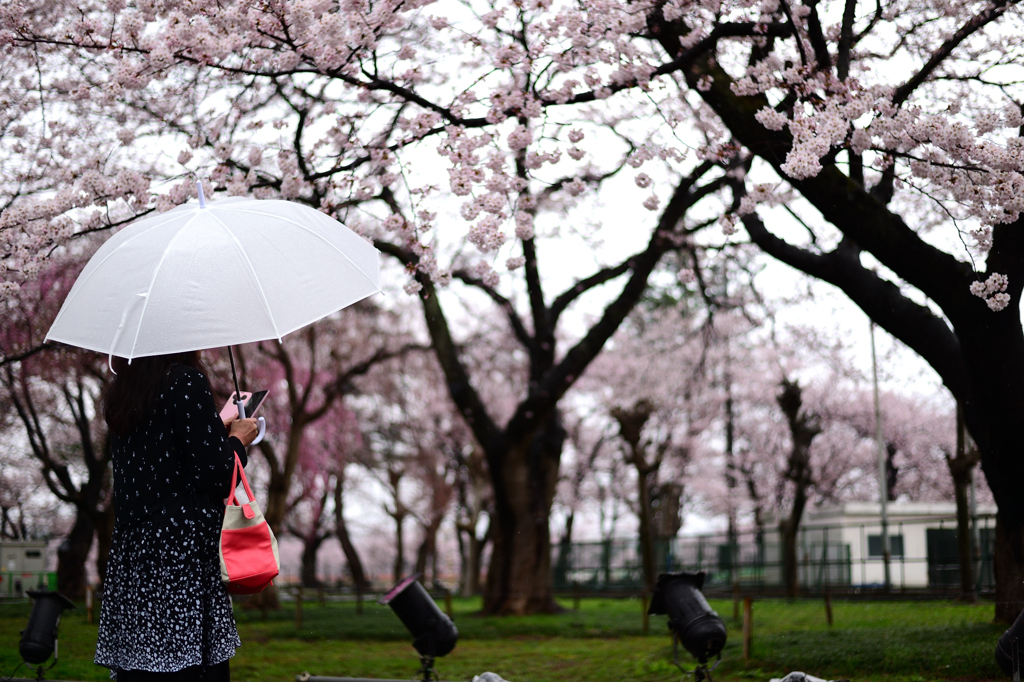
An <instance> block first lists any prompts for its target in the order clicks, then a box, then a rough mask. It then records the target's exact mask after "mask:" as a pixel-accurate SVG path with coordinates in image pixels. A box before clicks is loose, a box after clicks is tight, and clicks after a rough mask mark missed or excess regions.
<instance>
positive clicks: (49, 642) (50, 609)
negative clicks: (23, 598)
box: [18, 591, 75, 680]
mask: <svg viewBox="0 0 1024 682" xmlns="http://www.w3.org/2000/svg"><path fill="white" fill-rule="evenodd" d="M28 596H30V597H32V599H34V600H35V603H34V604H33V605H32V613H31V614H29V617H28V625H27V626H26V627H25V629H24V630H22V631H21V642H20V643H19V644H18V652H19V653H20V654H21V657H22V659H24V660H25V662H26V663H28V664H29V665H34V666H38V669H37V676H36V679H40V680H41V679H43V673H44V672H45V671H46V670H49V669H50V668H52V667H53V666H55V665H56V664H57V627H58V626H59V625H60V616H61V614H62V613H63V612H64V611H65V609H73V608H75V605H74V604H72V603H71V600H70V599H68V598H67V597H65V596H64V595H63V594H61V593H60V592H46V591H38V592H29V593H28ZM50 656H53V663H51V664H50V666H49V668H45V669H44V668H43V663H45V662H46V659H48V658H50Z"/></svg>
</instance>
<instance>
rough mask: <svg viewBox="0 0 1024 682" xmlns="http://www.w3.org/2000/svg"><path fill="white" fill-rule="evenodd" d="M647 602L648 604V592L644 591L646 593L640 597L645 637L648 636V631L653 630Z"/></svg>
mask: <svg viewBox="0 0 1024 682" xmlns="http://www.w3.org/2000/svg"><path fill="white" fill-rule="evenodd" d="M647 602H648V597H647V590H644V593H643V594H642V595H641V597H640V603H641V604H642V606H643V621H642V622H643V631H644V634H645V635H646V634H647V631H648V630H650V629H651V617H650V616H649V615H648V614H647V606H648V603H647Z"/></svg>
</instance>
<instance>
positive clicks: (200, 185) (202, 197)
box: [196, 180, 206, 208]
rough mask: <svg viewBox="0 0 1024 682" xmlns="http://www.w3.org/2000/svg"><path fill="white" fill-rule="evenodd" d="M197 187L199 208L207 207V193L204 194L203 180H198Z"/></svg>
mask: <svg viewBox="0 0 1024 682" xmlns="http://www.w3.org/2000/svg"><path fill="white" fill-rule="evenodd" d="M196 189H197V190H198V191H199V208H206V195H204V194H203V181H202V180H196Z"/></svg>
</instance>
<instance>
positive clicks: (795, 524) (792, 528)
mask: <svg viewBox="0 0 1024 682" xmlns="http://www.w3.org/2000/svg"><path fill="white" fill-rule="evenodd" d="M806 505H807V491H806V488H805V487H804V486H801V485H799V484H798V485H797V490H796V496H795V499H794V500H793V508H792V509H791V510H790V513H789V517H788V518H786V520H784V521H783V522H782V523H781V524H780V527H779V531H780V532H781V534H782V570H783V584H784V585H785V586H786V597H787V598H789V599H795V598H796V597H799V596H800V572H799V567H800V557H799V556H798V555H797V543H796V541H797V538H798V536H799V534H800V520H801V519H802V518H803V514H804V507H805V506H806Z"/></svg>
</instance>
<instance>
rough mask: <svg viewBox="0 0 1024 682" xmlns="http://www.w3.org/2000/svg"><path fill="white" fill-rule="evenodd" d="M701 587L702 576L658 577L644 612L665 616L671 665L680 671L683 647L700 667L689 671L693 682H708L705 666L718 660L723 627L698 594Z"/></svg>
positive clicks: (707, 672)
mask: <svg viewBox="0 0 1024 682" xmlns="http://www.w3.org/2000/svg"><path fill="white" fill-rule="evenodd" d="M703 586H704V573H703V572H701V573H662V574H661V575H659V576H658V582H657V583H656V584H655V586H654V594H653V595H652V596H651V607H650V608H649V609H648V610H647V612H648V613H650V614H651V615H661V614H665V615H667V616H668V627H669V629H670V630H671V631H672V647H673V652H674V655H673V662H674V663H675V664H676V667H678V668H679V669H680V670H683V667H682V665H680V663H679V648H678V645H679V644H682V645H683V647H684V648H685V649H686V650H687V651H689V652H690V653H691V654H693V657H694V658H696V659H697V661H698V662H699V663H700V665H699V666H697V668H696V669H695V670H693V671H687V670H683V672H684V673H687V672H693V674H694V676H695V679H696V680H697V681H698V682H699V681H700V680H704V679H707V680H710V679H711V670H714V669H715V667H717V666H718V663H717V662H716V663H715V666H713V667H712V668H711V670H708V667H707V662H708V659H709V658H712V657H714V656H717V657H718V660H719V661H720V660H722V648H723V647H725V623H724V622H722V619H721V618H719V616H718V614H717V613H715V612H714V611H713V610H712V609H711V606H710V605H709V604H708V601H707V599H705V598H704V594H703V593H702V592H701V591H700V590H701V588H702V587H703Z"/></svg>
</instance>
